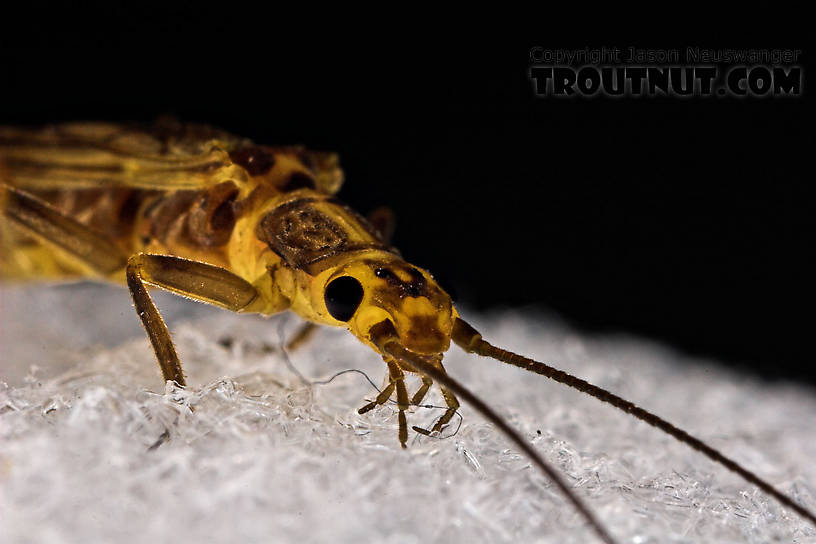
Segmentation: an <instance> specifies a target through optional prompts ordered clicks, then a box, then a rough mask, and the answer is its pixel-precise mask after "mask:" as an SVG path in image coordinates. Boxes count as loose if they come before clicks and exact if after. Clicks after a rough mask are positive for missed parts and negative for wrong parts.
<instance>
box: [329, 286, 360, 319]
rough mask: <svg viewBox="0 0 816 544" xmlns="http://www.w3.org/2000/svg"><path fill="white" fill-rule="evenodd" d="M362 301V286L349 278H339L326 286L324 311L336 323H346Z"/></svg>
mask: <svg viewBox="0 0 816 544" xmlns="http://www.w3.org/2000/svg"><path fill="white" fill-rule="evenodd" d="M362 300H363V286H362V285H360V282H359V281H357V280H356V279H354V278H352V277H351V276H341V277H339V278H337V279H335V280H332V281H331V282H330V283H329V285H327V286H326V293H325V295H324V301H325V302H326V309H327V310H328V311H329V313H330V314H331V316H332V317H333V318H335V319H336V320H338V321H348V320H349V319H351V317H352V316H353V315H354V312H356V311H357V307H358V306H360V302H361V301H362Z"/></svg>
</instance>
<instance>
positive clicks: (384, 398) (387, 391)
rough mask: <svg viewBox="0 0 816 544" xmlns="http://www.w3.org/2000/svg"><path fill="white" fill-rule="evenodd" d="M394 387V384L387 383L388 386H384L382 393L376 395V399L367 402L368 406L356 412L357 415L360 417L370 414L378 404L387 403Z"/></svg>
mask: <svg viewBox="0 0 816 544" xmlns="http://www.w3.org/2000/svg"><path fill="white" fill-rule="evenodd" d="M395 385H396V384H395V383H394V382H389V383H388V385H387V386H385V387H384V388H383V390H382V391H380V394H379V395H377V398H376V399H374V400H373V401H371V402H369V403H368V404H366V405H365V406H363V407H362V408H360V409H359V410H357V413H358V414H360V415H362V414H365V413H366V412H370V411H371V410H373V409H374V408H376V407H377V406H379V405H380V404H385V403H386V402H388V399H389V398H390V397H391V393H393V392H394V387H395Z"/></svg>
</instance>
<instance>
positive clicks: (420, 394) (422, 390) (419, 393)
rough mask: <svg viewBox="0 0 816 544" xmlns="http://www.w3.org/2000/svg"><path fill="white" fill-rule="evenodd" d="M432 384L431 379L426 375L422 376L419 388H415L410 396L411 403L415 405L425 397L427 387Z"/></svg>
mask: <svg viewBox="0 0 816 544" xmlns="http://www.w3.org/2000/svg"><path fill="white" fill-rule="evenodd" d="M432 385H433V380H432V379H430V378H428V377H427V376H422V385H420V386H419V389H417V390H416V393H414V396H413V397H411V404H413V405H414V406H416V405H418V404H419V403H420V402H422V401H423V400H424V399H425V395H427V394H428V389H430V388H431V386H432Z"/></svg>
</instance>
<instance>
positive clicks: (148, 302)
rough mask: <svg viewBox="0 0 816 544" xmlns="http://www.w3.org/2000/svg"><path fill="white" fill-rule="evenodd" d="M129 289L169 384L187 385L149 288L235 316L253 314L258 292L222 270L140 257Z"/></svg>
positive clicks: (131, 267)
mask: <svg viewBox="0 0 816 544" xmlns="http://www.w3.org/2000/svg"><path fill="white" fill-rule="evenodd" d="M126 277H127V285H128V288H129V289H130V294H131V296H132V297H133V303H134V304H135V305H136V312H137V313H138V314H139V318H140V319H141V320H142V325H144V328H145V331H147V336H148V338H150V343H151V344H152V346H153V351H154V352H155V353H156V359H157V360H158V362H159V367H161V371H162V376H163V377H164V380H165V381H168V380H169V381H174V382H176V383H177V384H178V385H180V386H184V385H186V382H185V380H184V373H183V372H182V370H181V362H180V361H179V358H178V355H177V354H176V349H175V347H174V346H173V341H172V339H171V338H170V331H169V330H168V329H167V325H166V324H165V323H164V319H162V317H161V314H160V313H159V311H158V309H156V305H155V304H154V303H153V299H151V298H150V294H149V293H148V292H147V288H146V287H145V285H154V286H156V287H161V288H162V289H166V290H168V291H170V292H173V293H176V294H178V295H182V296H185V297H188V298H192V299H194V300H198V301H201V302H206V303H208V304H213V305H215V306H220V307H222V308H226V309H228V310H232V311H234V312H240V311H250V310H251V308H252V306H253V302H254V301H256V300H257V299H258V291H257V290H256V289H255V288H254V287H253V286H252V284H250V283H249V282H247V281H246V280H244V279H243V278H240V277H238V276H236V275H235V274H233V273H232V272H229V271H228V270H225V269H223V268H220V267H218V266H213V265H210V264H205V263H200V262H197V261H190V260H187V259H182V258H180V257H173V256H168V255H148V254H144V253H140V254H138V255H134V256H132V257H131V258H130V259H128V264H127V271H126Z"/></svg>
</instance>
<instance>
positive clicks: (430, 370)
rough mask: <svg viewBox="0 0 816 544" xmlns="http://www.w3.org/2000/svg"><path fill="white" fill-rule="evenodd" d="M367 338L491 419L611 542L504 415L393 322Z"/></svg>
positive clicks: (608, 543) (608, 541) (611, 543)
mask: <svg viewBox="0 0 816 544" xmlns="http://www.w3.org/2000/svg"><path fill="white" fill-rule="evenodd" d="M370 335H371V339H372V341H374V343H375V344H376V345H377V347H379V348H380V349H381V350H382V352H383V353H385V354H387V355H390V356H391V357H393V358H394V359H396V360H397V361H399V362H400V364H401V365H403V364H404V365H405V366H406V367H410V368H406V370H410V371H412V372H416V373H418V374H421V375H424V376H427V377H429V378H431V379H432V380H433V381H435V382H436V383H438V384H440V385H444V386H445V387H447V388H448V389H450V390H451V391H453V392H454V393H455V394H457V395H458V396H459V397H460V398H462V399H464V400H465V401H467V402H468V403H469V404H470V405H471V406H473V408H475V409H476V410H477V411H479V412H481V414H482V415H483V416H484V417H485V418H487V419H488V420H489V421H490V422H492V423H493V424H494V425H495V426H496V427H498V428H499V430H501V432H503V433H504V434H505V435H506V436H507V437H508V438H509V439H510V440H511V441H513V442H514V443H515V444H516V446H518V447H519V449H521V450H522V451H523V452H524V453H525V454H527V456H528V457H529V458H530V459H531V460H532V461H533V463H535V464H536V465H537V466H538V468H540V469H541V470H542V471H543V472H544V474H546V475H547V477H548V478H549V479H550V480H552V482H553V483H554V484H555V485H556V487H558V489H560V490H561V493H563V494H564V496H565V497H566V498H567V499H568V500H569V502H571V503H572V505H573V506H574V507H575V509H576V510H578V512H579V513H580V514H581V515H582V516H583V517H584V518H585V519H586V520H587V522H588V523H589V525H590V527H592V529H593V530H594V531H595V533H596V534H597V535H598V537H600V539H601V540H602V541H603V542H605V543H606V544H615V540H614V539H613V538H612V536H611V535H610V534H609V533H608V532H607V531H606V529H604V527H603V525H601V523H600V521H598V520H597V519H596V518H595V516H594V515H593V514H592V512H591V511H590V510H589V508H588V507H587V506H586V505H585V504H584V503H583V501H581V499H579V498H578V496H577V495H575V493H573V492H572V490H571V489H570V488H569V487H568V486H567V484H566V482H564V479H563V478H562V477H561V476H560V475H559V474H558V472H556V471H555V469H554V468H552V467H551V466H550V465H549V463H547V461H545V460H544V458H543V457H541V456H540V455H539V454H538V452H537V451H536V450H534V449H533V447H532V446H530V444H529V443H528V442H527V441H526V440H524V438H522V437H521V435H520V434H519V433H518V431H516V430H515V429H513V428H512V427H511V426H510V425H508V424H507V422H505V421H504V419H502V418H501V416H499V414H497V413H496V412H494V411H493V409H492V408H490V407H489V406H488V405H487V404H485V402H484V401H482V400H481V399H480V398H479V397H477V396H476V395H474V394H473V393H471V392H470V390H468V389H466V388H465V386H463V385H462V384H460V383H459V382H457V381H456V380H454V379H453V378H451V377H450V376H448V374H447V373H446V372H445V371H443V370H441V369H439V368H437V367H435V366H434V365H433V364H432V363H430V362H427V361H425V360H423V359H422V358H421V357H419V356H417V355H415V354H413V353H411V352H409V351H408V350H406V349H405V348H403V347H402V346H401V345H400V343H399V341H398V340H396V331H394V328H393V325H391V323H390V322H388V321H384V322H383V323H380V324H379V325H375V326H374V327H372V328H371V332H370Z"/></svg>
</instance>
